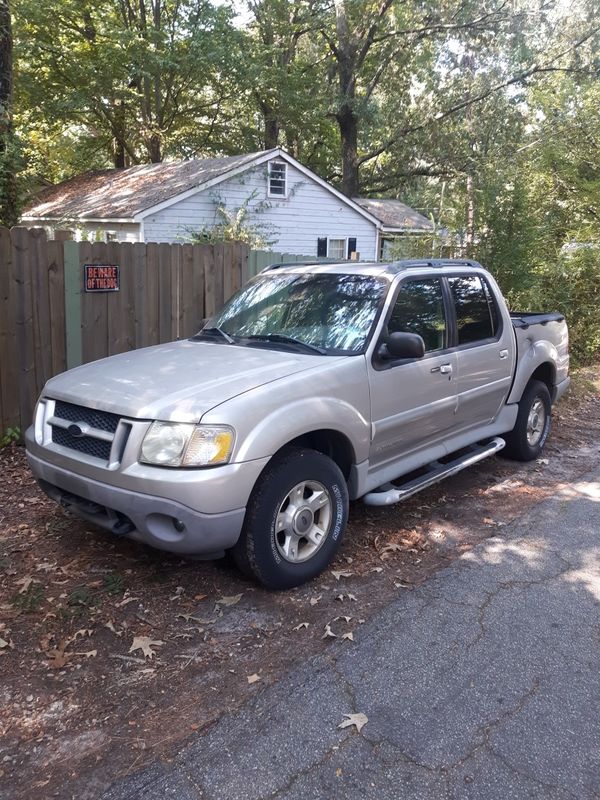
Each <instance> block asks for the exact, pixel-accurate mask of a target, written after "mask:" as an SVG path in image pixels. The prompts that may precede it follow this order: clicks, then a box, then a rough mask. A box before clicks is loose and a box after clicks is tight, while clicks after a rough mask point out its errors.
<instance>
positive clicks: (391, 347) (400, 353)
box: [379, 332, 425, 360]
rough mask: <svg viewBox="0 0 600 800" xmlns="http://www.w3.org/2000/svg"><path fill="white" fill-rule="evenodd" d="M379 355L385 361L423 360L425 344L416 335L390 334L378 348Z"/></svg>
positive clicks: (421, 338)
mask: <svg viewBox="0 0 600 800" xmlns="http://www.w3.org/2000/svg"><path fill="white" fill-rule="evenodd" d="M379 355H380V356H381V358H385V359H386V360H392V359H393V360H396V359H398V360H400V359H402V358H423V356H424V355H425V342H424V341H423V337H422V336H419V335H418V334H417V333H399V332H397V333H390V335H389V336H388V337H387V339H386V341H385V342H384V343H383V344H382V345H381V347H380V348H379Z"/></svg>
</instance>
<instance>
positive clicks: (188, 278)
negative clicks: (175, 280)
mask: <svg viewBox="0 0 600 800" xmlns="http://www.w3.org/2000/svg"><path fill="white" fill-rule="evenodd" d="M194 303H195V297H194V247H193V245H191V244H184V245H182V246H181V333H180V335H181V338H182V339H187V338H188V337H189V336H191V335H192V334H193V333H194V331H193V319H194Z"/></svg>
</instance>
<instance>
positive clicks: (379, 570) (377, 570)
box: [371, 567, 383, 572]
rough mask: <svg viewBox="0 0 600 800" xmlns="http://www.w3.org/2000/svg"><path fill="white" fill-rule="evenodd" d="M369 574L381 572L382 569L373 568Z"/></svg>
mask: <svg viewBox="0 0 600 800" xmlns="http://www.w3.org/2000/svg"><path fill="white" fill-rule="evenodd" d="M371 572H383V567H373V569H372V570H371Z"/></svg>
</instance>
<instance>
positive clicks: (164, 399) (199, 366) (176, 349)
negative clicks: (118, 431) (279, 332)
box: [44, 341, 339, 422]
mask: <svg viewBox="0 0 600 800" xmlns="http://www.w3.org/2000/svg"><path fill="white" fill-rule="evenodd" d="M325 358H330V357H328V356H320V355H314V356H313V355H310V354H304V353H290V352H284V351H282V350H271V349H267V348H264V347H260V348H259V347H243V346H241V345H239V346H238V345H229V344H221V343H214V344H213V343H212V342H192V341H181V342H170V343H169V344H162V345H158V346H156V347H146V348H143V349H141V350H132V351H131V352H129V353H122V354H121V355H116V356H111V357H110V358H103V359H101V360H100V361H94V362H92V363H90V364H85V365H83V366H81V367H76V368H75V369H71V370H68V372H63V373H62V374H61V375H57V376H56V377H55V378H52V379H51V380H49V381H48V383H47V384H46V386H45V387H44V396H47V397H51V398H53V399H55V400H64V401H66V402H68V403H75V404H77V405H81V406H87V407H89V408H97V409H102V410H104V411H112V412H114V413H117V414H120V415H121V416H124V417H133V418H137V419H160V420H170V421H173V422H198V421H199V420H200V417H202V415H203V414H205V413H206V412H207V411H210V409H211V408H214V407H215V406H217V405H219V404H221V403H224V402H225V401H226V400H230V399H231V398H232V397H236V396H237V395H239V394H243V393H244V392H247V391H249V390H250V389H254V388H256V387H258V386H263V385H264V384H267V383H270V382H272V381H276V380H278V379H279V378H285V377H286V376H288V375H293V374H294V373H296V372H302V371H304V370H308V369H312V368H313V367H316V366H322V364H323V360H324V359H325ZM333 360H335V361H337V360H339V359H338V358H335V359H333Z"/></svg>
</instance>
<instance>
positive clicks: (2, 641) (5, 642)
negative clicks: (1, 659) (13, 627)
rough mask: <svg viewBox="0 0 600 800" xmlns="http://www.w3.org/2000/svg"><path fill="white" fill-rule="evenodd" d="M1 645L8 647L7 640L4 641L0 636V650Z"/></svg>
mask: <svg viewBox="0 0 600 800" xmlns="http://www.w3.org/2000/svg"><path fill="white" fill-rule="evenodd" d="M3 647H8V642H7V641H6V639H3V638H2V637H1V636H0V650H1V649H2V648H3Z"/></svg>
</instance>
